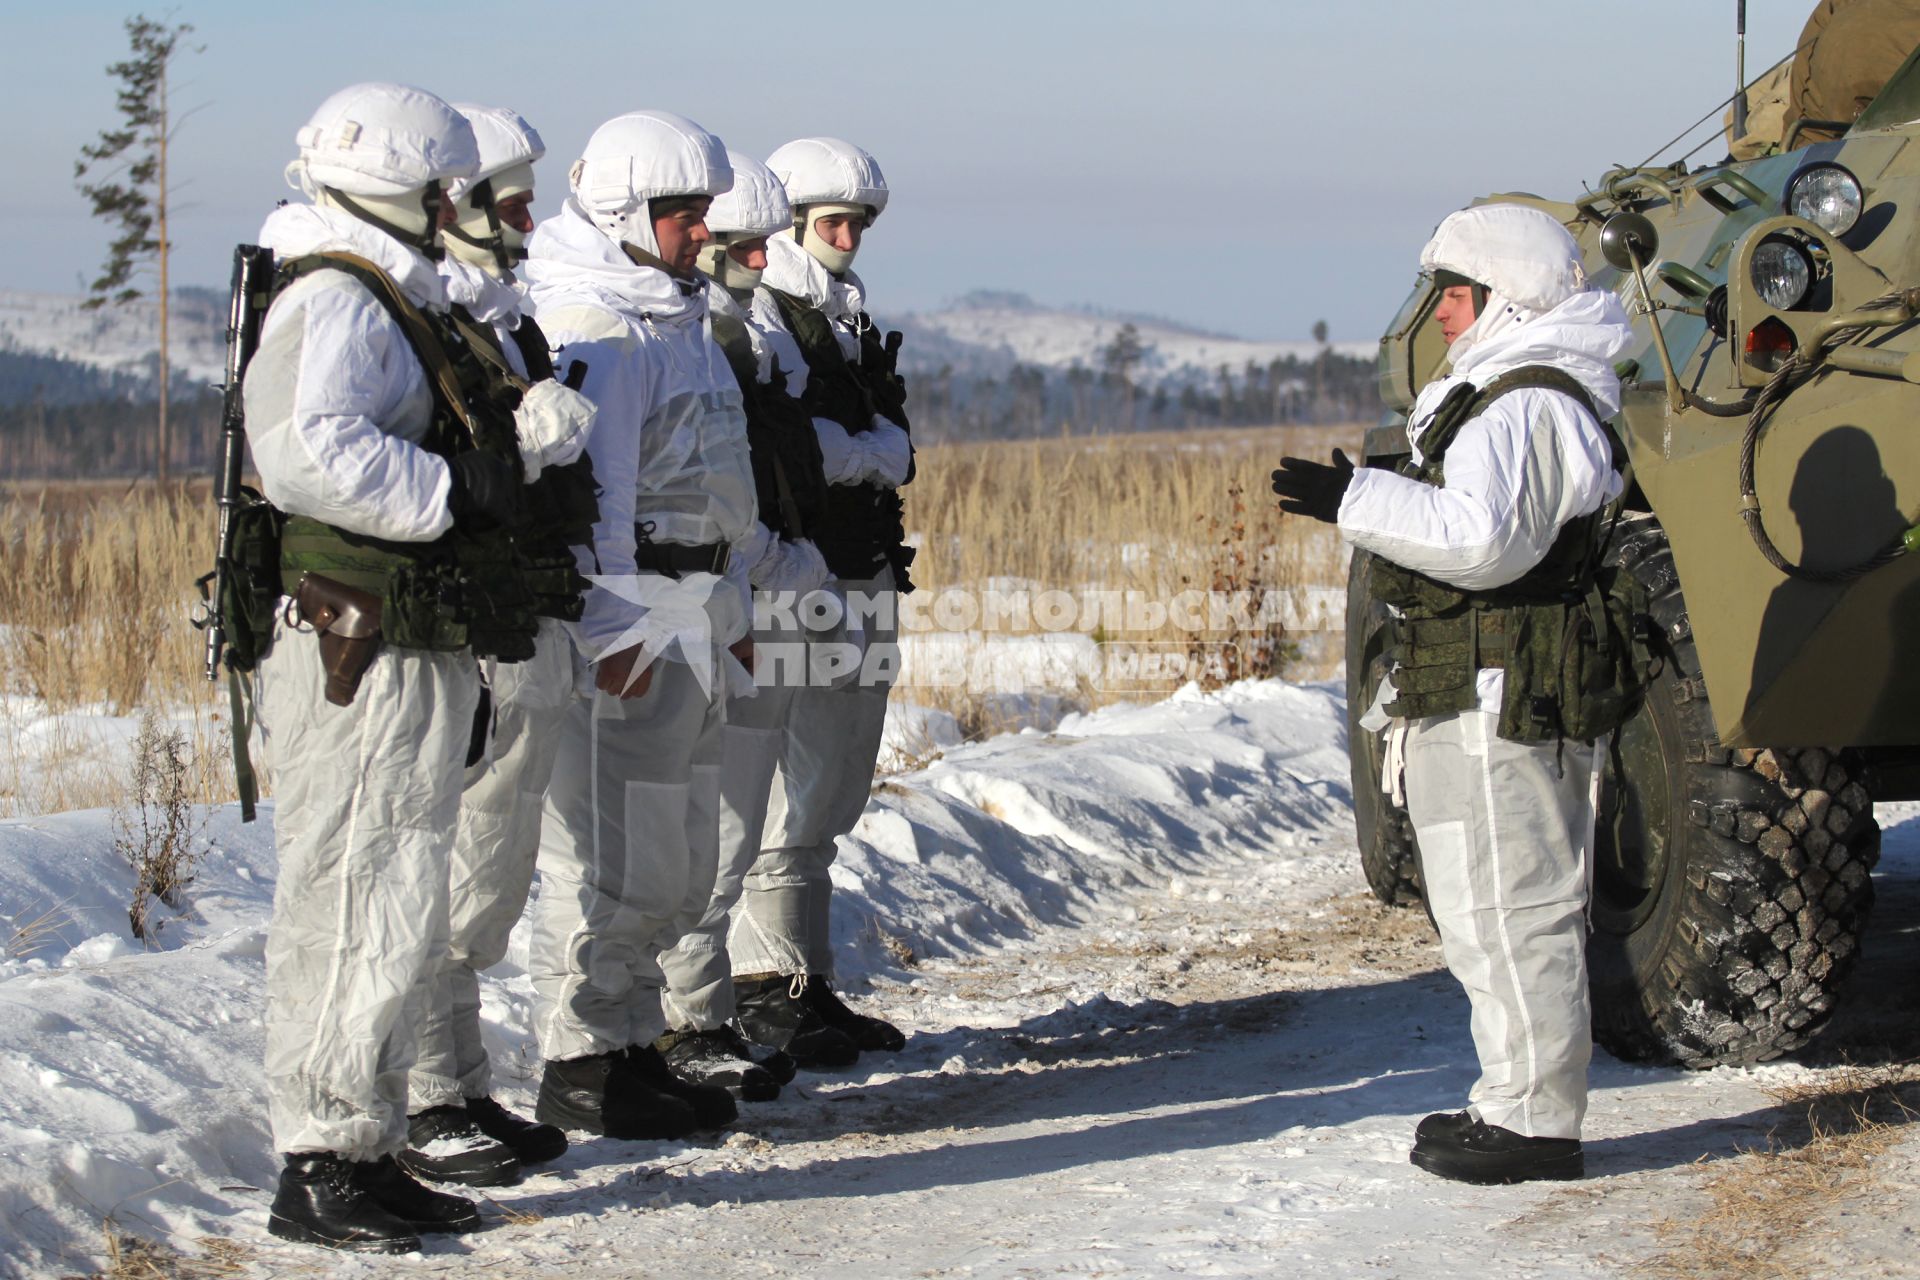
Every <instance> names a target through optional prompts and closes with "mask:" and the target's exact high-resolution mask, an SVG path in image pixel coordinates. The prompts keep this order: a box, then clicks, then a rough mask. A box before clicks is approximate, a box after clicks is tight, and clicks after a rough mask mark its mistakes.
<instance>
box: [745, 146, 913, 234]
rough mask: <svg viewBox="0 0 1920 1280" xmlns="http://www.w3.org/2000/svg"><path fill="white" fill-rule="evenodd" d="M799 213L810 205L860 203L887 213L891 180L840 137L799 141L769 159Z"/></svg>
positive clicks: (874, 212)
mask: <svg viewBox="0 0 1920 1280" xmlns="http://www.w3.org/2000/svg"><path fill="white" fill-rule="evenodd" d="M767 168H769V169H771V170H773V172H774V176H775V177H777V178H779V179H780V184H781V185H782V186H784V187H785V188H786V189H787V199H788V200H789V201H791V202H792V204H793V207H794V212H795V213H796V214H797V213H798V212H799V211H800V209H801V208H802V207H803V206H805V205H810V204H859V205H865V206H866V207H867V212H868V216H870V217H874V218H877V217H879V216H880V215H881V214H882V213H884V212H886V208H887V179H886V175H884V174H882V173H881V172H880V165H879V163H878V162H877V161H875V160H874V158H873V157H872V156H871V155H868V154H867V153H866V152H865V151H863V150H861V149H860V148H859V147H856V146H854V145H853V144H852V143H851V142H843V141H841V140H840V139H839V138H798V139H796V140H794V141H792V142H789V143H787V144H786V145H785V146H783V147H781V148H780V149H779V150H778V151H775V152H774V153H773V154H772V155H770V156H768V157H767Z"/></svg>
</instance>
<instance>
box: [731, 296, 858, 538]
mask: <svg viewBox="0 0 1920 1280" xmlns="http://www.w3.org/2000/svg"><path fill="white" fill-rule="evenodd" d="M714 287H715V288H719V287H720V286H718V285H715V286H714ZM711 314H712V325H713V340H714V341H715V342H716V343H718V344H719V346H720V350H721V351H722V352H723V353H724V354H725V355H726V357H727V365H728V367H730V368H731V369H732V370H733V377H734V380H735V381H736V382H738V383H739V384H740V396H741V399H742V402H743V404H744V405H745V408H746V415H747V447H748V450H749V452H750V456H751V458H752V463H753V486H754V491H755V496H756V497H758V499H759V502H760V522H761V523H762V524H764V525H766V526H767V528H769V529H771V530H773V532H775V533H777V534H779V535H780V536H781V537H783V538H787V539H790V540H791V539H798V538H807V537H811V536H812V531H813V529H814V527H815V525H817V524H818V523H819V522H820V520H821V518H822V516H823V514H824V513H825V511H826V508H827V503H828V501H829V498H828V492H827V475H826V469H825V465H824V464H823V463H822V462H821V459H820V438H819V437H818V436H816V435H814V433H813V423H812V415H811V414H809V413H808V411H807V408H806V405H805V404H804V403H803V402H802V401H800V400H796V399H795V398H794V397H792V396H790V395H788V394H787V391H786V375H785V374H784V373H782V372H781V370H780V364H779V361H778V360H776V361H775V362H774V366H773V377H772V379H771V380H770V381H768V382H761V381H760V367H759V362H758V361H757V360H756V359H755V357H754V354H753V338H752V336H751V335H750V334H748V332H747V326H746V323H745V322H744V321H742V320H741V319H740V317H738V316H733V315H723V314H721V313H720V312H717V311H716V312H713V313H711Z"/></svg>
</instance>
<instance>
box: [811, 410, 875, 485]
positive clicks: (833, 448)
mask: <svg viewBox="0 0 1920 1280" xmlns="http://www.w3.org/2000/svg"><path fill="white" fill-rule="evenodd" d="M813 434H814V437H815V438H816V439H818V440H819V441H820V470H821V472H822V473H823V474H824V475H825V476H826V478H827V483H828V484H858V483H859V482H860V478H861V476H862V475H864V474H865V472H866V470H867V463H866V454H865V452H864V451H863V450H862V449H861V448H860V440H861V437H860V436H856V435H854V434H853V433H852V432H851V431H848V430H847V429H846V428H845V427H843V426H841V425H840V424H839V423H837V422H835V421H834V420H833V419H832V418H815V419H814V420H813Z"/></svg>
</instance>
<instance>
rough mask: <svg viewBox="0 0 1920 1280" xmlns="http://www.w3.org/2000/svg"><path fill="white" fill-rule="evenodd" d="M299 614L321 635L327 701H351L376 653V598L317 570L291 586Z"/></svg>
mask: <svg viewBox="0 0 1920 1280" xmlns="http://www.w3.org/2000/svg"><path fill="white" fill-rule="evenodd" d="M293 602H294V604H295V606H296V607H298V608H299V610H300V616H301V618H302V619H304V620H305V621H307V622H310V623H312V624H313V629H314V631H315V632H317V633H318V634H319V638H320V665H321V666H322V667H323V668H325V670H326V673H327V701H328V702H331V703H332V704H333V705H334V706H336V707H350V706H352V705H353V698H354V695H355V694H357V693H359V692H360V677H362V676H364V675H365V674H366V673H367V668H368V667H370V666H372V665H373V657H374V655H375V654H377V653H379V652H380V597H379V596H376V595H374V594H373V593H372V592H370V591H362V590H360V589H359V588H357V587H349V586H347V585H346V584H345V583H341V582H335V581H334V580H333V579H332V578H323V577H321V576H320V575H319V574H317V573H305V574H302V575H301V576H300V585H299V586H297V587H295V588H294V590H293Z"/></svg>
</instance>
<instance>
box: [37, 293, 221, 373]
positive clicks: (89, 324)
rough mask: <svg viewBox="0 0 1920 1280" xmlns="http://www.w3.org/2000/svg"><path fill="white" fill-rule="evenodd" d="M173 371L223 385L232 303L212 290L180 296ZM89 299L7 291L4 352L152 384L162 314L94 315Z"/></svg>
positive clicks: (127, 307) (148, 308)
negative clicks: (28, 354)
mask: <svg viewBox="0 0 1920 1280" xmlns="http://www.w3.org/2000/svg"><path fill="white" fill-rule="evenodd" d="M173 298H174V304H173V314H172V316H171V317H170V320H171V324H170V328H171V335H170V337H171V343H172V347H173V356H172V360H173V367H174V368H175V369H176V370H177V371H179V372H180V373H183V374H185V375H186V376H187V377H189V378H193V379H195V380H197V381H200V382H218V381H220V379H221V377H222V370H223V368H224V366H225V363H226V354H227V353H226V325H227V316H226V304H225V302H224V300H223V299H222V298H221V297H220V296H219V295H218V294H216V293H214V292H213V291H212V290H208V289H183V290H179V291H176V292H175V293H174V295H173ZM82 302H83V299H81V298H77V297H71V296H68V295H66V294H57V293H26V292H22V291H21V290H18V289H0V348H6V349H10V350H14V351H25V352H32V353H34V354H36V355H46V356H54V357H57V358H59V359H63V360H71V361H74V362H75V363H78V364H83V365H87V366H89V367H91V368H95V369H102V370H106V371H109V372H115V373H133V374H141V375H145V376H148V377H151V375H152V371H153V355H154V352H155V350H156V349H157V348H158V346H159V339H158V336H157V335H158V333H159V318H158V317H159V307H158V305H157V304H156V303H155V302H153V301H152V300H151V299H145V298H143V299H141V300H140V301H138V302H130V303H126V304H124V305H121V306H108V307H102V308H101V309H100V310H98V311H88V310H87V309H86V308H85V307H84V306H83V305H82Z"/></svg>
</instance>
